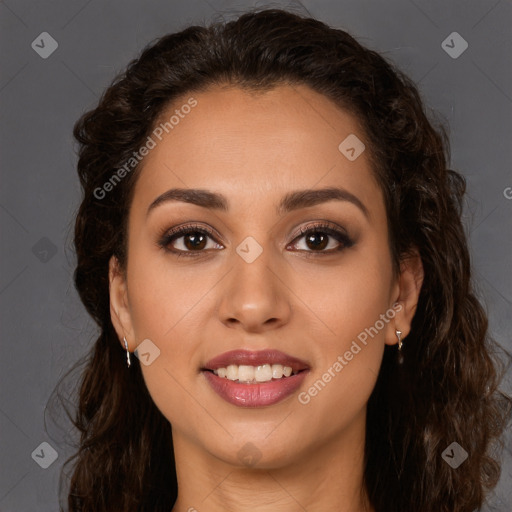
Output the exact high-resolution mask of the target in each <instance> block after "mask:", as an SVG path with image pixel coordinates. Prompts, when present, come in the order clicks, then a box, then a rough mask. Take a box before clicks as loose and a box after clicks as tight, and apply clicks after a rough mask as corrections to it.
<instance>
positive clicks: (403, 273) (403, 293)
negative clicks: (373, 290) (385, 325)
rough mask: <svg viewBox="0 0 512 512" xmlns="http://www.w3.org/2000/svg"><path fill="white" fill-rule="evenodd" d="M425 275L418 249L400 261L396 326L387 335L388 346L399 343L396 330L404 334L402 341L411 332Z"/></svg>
mask: <svg viewBox="0 0 512 512" xmlns="http://www.w3.org/2000/svg"><path fill="white" fill-rule="evenodd" d="M423 275H424V273H423V263H422V261H421V256H420V254H419V251H418V249H417V248H414V249H413V250H412V251H411V252H409V253H408V254H407V255H406V256H404V257H403V258H402V259H401V261H400V275H399V276H398V279H397V284H396V290H395V291H394V294H395V305H394V306H393V309H394V310H395V317H394V326H393V329H390V330H388V332H387V333H386V344H387V345H395V344H396V343H398V337H397V336H396V332H395V331H396V330H398V331H401V332H402V340H403V339H404V338H405V337H406V336H407V335H408V334H409V333H410V332H411V323H412V319H413V317H414V314H415V313H416V307H417V306H418V299H419V296H420V291H421V286H422V284H423Z"/></svg>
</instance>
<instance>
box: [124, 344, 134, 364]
mask: <svg viewBox="0 0 512 512" xmlns="http://www.w3.org/2000/svg"><path fill="white" fill-rule="evenodd" d="M123 340H124V346H125V348H126V363H127V364H128V368H130V365H131V364H132V363H131V361H130V351H129V350H128V342H127V341H126V338H123Z"/></svg>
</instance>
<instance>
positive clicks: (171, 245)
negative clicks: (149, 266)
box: [158, 223, 354, 257]
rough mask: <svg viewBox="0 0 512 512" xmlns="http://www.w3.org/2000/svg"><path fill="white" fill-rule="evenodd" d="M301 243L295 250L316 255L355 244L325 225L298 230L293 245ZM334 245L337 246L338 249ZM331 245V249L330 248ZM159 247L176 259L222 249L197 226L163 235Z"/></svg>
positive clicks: (175, 229)
mask: <svg viewBox="0 0 512 512" xmlns="http://www.w3.org/2000/svg"><path fill="white" fill-rule="evenodd" d="M300 239H304V244H305V248H299V249H296V250H299V251H303V252H309V253H317V254H318V255H320V254H322V255H323V254H332V253H336V252H340V251H342V250H343V249H346V248H348V247H351V246H352V245H353V244H354V242H353V240H352V239H351V238H350V237H349V236H348V235H347V233H346V232H345V231H343V230H341V229H339V228H334V227H332V226H331V224H327V223H320V224H315V225H313V226H308V227H305V228H301V229H300V235H299V236H297V237H296V238H295V239H294V242H296V241H297V240H300ZM333 239H334V240H333ZM334 241H336V242H337V245H336V243H335V242H334ZM208 242H211V244H210V247H208ZM333 244H334V247H329V246H331V245H333ZM158 245H159V246H160V247H161V248H162V249H164V250H165V251H168V252H172V253H175V254H176V255H177V256H178V257H179V256H199V254H200V253H203V252H205V250H206V249H219V248H223V246H222V245H221V244H219V243H217V242H216V235H215V233H214V232H213V231H212V230H211V229H209V228H207V227H203V226H198V225H187V226H179V227H177V228H174V229H172V230H170V231H166V232H165V233H164V234H163V235H162V236H161V237H160V239H159V241H158ZM295 245H297V244H296V243H292V244H290V245H288V246H287V248H288V247H294V246H295ZM326 249H327V250H326Z"/></svg>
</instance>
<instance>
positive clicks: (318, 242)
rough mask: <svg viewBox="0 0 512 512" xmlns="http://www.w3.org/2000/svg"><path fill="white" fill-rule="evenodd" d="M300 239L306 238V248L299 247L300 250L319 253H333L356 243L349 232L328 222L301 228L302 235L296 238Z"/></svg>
mask: <svg viewBox="0 0 512 512" xmlns="http://www.w3.org/2000/svg"><path fill="white" fill-rule="evenodd" d="M300 239H304V246H305V248H299V249H298V250H300V251H305V252H313V253H318V254H332V253H335V252H340V251H342V250H343V249H346V248H348V247H351V246H352V245H354V242H353V240H352V239H351V238H350V237H349V236H348V235H347V233H345V232H344V231H342V230H340V229H338V228H333V227H332V226H331V225H330V224H326V223H320V224H315V225H313V226H309V227H305V228H301V229H300V235H299V236H298V237H297V238H295V240H300ZM332 239H334V240H335V241H337V242H338V244H337V245H336V243H335V242H334V241H333V240H332ZM295 240H294V242H295ZM293 245H296V244H293ZM332 245H334V247H332ZM329 246H331V247H329ZM327 248H328V249H327ZM325 249H327V250H325Z"/></svg>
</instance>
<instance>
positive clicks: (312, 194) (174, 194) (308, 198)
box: [146, 187, 369, 217]
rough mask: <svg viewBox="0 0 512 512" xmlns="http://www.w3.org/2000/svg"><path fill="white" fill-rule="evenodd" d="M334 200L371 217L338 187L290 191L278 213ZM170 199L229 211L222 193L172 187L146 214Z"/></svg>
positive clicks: (352, 197)
mask: <svg viewBox="0 0 512 512" xmlns="http://www.w3.org/2000/svg"><path fill="white" fill-rule="evenodd" d="M333 200H335V201H347V202H349V203H352V204H353V205H355V206H357V207H358V208H359V209H360V210H361V211H362V212H363V213H364V215H365V216H366V217H369V213H368V209H367V208H366V206H365V205H364V204H363V203H362V201H361V200H360V199H359V198H358V197H356V196H355V195H354V194H352V193H350V192H349V191H348V190H345V189H343V188H338V187H328V188H321V189H308V190H296V191H293V192H289V193H287V194H286V195H285V196H284V197H283V198H282V199H281V202H280V203H279V205H278V207H277V214H278V215H284V214H286V213H288V212H291V211H294V210H299V209H300V208H307V207H310V206H315V205H317V204H321V203H324V202H327V201H333ZM170 201H181V202H184V203H190V204H195V205H196V206H201V207H203V208H210V209H212V210H218V211H223V212H227V211H229V201H228V200H227V198H226V197H225V196H223V195H222V194H219V193H216V192H211V191H209V190H204V189H196V188H172V189H170V190H167V191H166V192H164V193H163V194H161V195H159V196H158V197H157V198H156V199H155V200H154V201H153V202H152V203H151V204H150V205H149V207H148V210H147V212H146V216H148V215H149V214H150V212H151V211H152V210H154V209H155V208H156V207H157V206H160V205H161V204H164V203H167V202H170Z"/></svg>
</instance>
